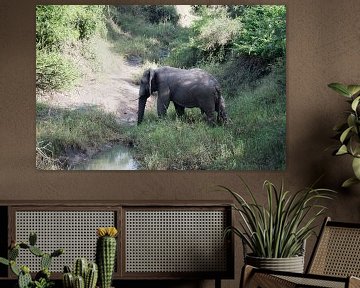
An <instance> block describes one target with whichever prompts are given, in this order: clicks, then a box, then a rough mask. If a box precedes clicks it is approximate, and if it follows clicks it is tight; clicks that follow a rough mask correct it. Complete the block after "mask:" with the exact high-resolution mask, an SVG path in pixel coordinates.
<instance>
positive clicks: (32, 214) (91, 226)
mask: <svg viewBox="0 0 360 288" xmlns="http://www.w3.org/2000/svg"><path fill="white" fill-rule="evenodd" d="M15 218H16V233H15V234H16V241H17V242H20V241H24V242H26V243H28V237H29V233H30V232H32V231H35V232H36V233H37V239H38V242H37V246H38V247H39V248H41V249H42V250H43V251H44V252H48V253H51V252H53V251H54V250H56V249H58V248H64V250H65V253H64V254H63V255H61V256H60V257H57V258H55V259H54V260H53V263H52V265H51V267H50V270H51V271H52V272H62V270H63V267H64V265H70V266H71V265H72V264H73V262H74V259H76V258H78V257H86V258H87V259H88V260H95V248H96V228H97V227H102V226H115V223H114V222H115V212H114V211H16V216H15ZM18 262H19V263H24V264H25V263H26V265H28V266H29V267H30V270H31V271H39V268H40V263H39V262H40V261H39V258H38V257H35V256H33V255H32V254H31V253H29V251H21V252H20V254H19V257H18Z"/></svg>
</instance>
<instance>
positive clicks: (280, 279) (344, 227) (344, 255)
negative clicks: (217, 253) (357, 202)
mask: <svg viewBox="0 0 360 288" xmlns="http://www.w3.org/2000/svg"><path fill="white" fill-rule="evenodd" d="M358 277H360V223H359V224H355V223H354V224H352V223H342V222H334V221H331V219H330V218H326V219H325V221H324V224H323V226H322V228H321V232H320V235H319V237H318V240H317V242H316V245H315V248H314V252H313V254H312V255H311V258H310V262H309V265H308V267H307V269H306V273H304V274H300V273H291V272H278V271H270V270H264V269H258V268H254V267H252V266H249V265H246V266H244V268H243V271H242V277H241V283H240V287H242V288H248V287H249V288H253V287H255V288H258V287H260V288H275V287H285V288H288V287H331V288H338V287H339V288H340V287H341V288H342V287H343V288H355V287H360V278H358Z"/></svg>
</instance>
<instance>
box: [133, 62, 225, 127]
mask: <svg viewBox="0 0 360 288" xmlns="http://www.w3.org/2000/svg"><path fill="white" fill-rule="evenodd" d="M156 91H157V92H158V98H157V112H158V116H159V117H163V116H165V115H166V112H167V109H168V107H169V104H170V101H172V102H173V103H174V106H175V110H176V113H177V115H178V116H182V115H184V112H185V108H193V107H198V108H200V110H201V112H202V113H203V114H205V115H206V119H207V121H208V123H209V124H211V125H214V124H215V122H216V121H215V120H216V118H215V112H217V121H218V122H220V123H225V122H226V121H227V115H226V112H225V102H224V98H223V97H222V96H221V94H220V85H219V83H218V82H217V80H216V79H215V78H214V77H213V76H212V75H210V74H209V73H207V72H205V71H203V70H201V69H197V68H196V69H191V70H184V69H178V68H172V67H161V68H158V69H148V70H146V71H145V72H144V75H143V77H142V78H141V82H140V91H139V108H138V124H140V123H141V122H142V120H143V118H144V110H145V106H146V101H147V99H148V98H149V97H150V95H151V94H153V93H154V92H156Z"/></svg>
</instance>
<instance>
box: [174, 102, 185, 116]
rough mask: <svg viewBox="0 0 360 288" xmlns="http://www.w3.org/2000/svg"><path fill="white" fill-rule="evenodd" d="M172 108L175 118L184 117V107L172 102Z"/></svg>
mask: <svg viewBox="0 0 360 288" xmlns="http://www.w3.org/2000/svg"><path fill="white" fill-rule="evenodd" d="M174 106H175V110H176V114H177V116H178V117H182V116H184V114H185V107H184V106H181V105H179V104H176V103H175V102H174Z"/></svg>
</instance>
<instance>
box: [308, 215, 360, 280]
mask: <svg viewBox="0 0 360 288" xmlns="http://www.w3.org/2000/svg"><path fill="white" fill-rule="evenodd" d="M307 273H311V274H318V275H329V276H344V277H347V276H356V277H360V223H356V224H355V223H342V222H334V221H331V219H330V218H326V219H325V222H324V224H323V226H322V229H321V232H320V235H319V238H318V241H317V243H316V245H315V249H314V252H313V255H312V256H311V259H310V262H309V266H308V268H307Z"/></svg>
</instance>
